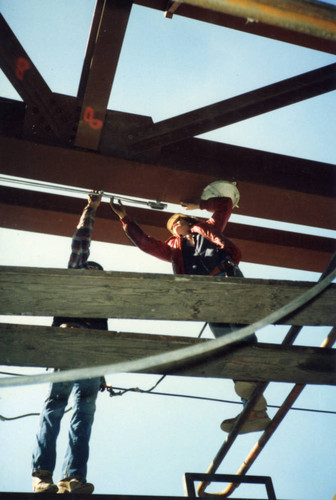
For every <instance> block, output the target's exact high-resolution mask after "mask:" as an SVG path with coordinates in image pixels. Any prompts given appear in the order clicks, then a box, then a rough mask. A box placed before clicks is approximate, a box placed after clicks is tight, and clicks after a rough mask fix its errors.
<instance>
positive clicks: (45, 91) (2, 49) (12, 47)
mask: <svg viewBox="0 0 336 500" xmlns="http://www.w3.org/2000/svg"><path fill="white" fill-rule="evenodd" d="M0 64H1V69H2V70H3V72H4V73H5V75H6V76H7V78H8V80H9V81H10V82H11V84H12V85H13V87H14V88H15V90H16V91H17V92H18V94H19V95H20V97H21V98H22V99H23V101H24V102H25V104H26V105H27V111H26V115H25V120H26V123H25V132H26V134H28V135H30V136H33V131H32V130H29V129H32V128H33V127H32V121H33V120H34V118H35V119H36V116H37V115H38V116H39V117H40V119H42V121H43V129H44V132H45V133H46V134H47V135H48V134H49V133H51V134H52V135H54V136H55V137H57V138H60V137H61V136H62V125H61V122H60V120H59V118H58V116H57V114H56V111H55V106H56V101H55V99H54V97H53V94H52V92H51V90H50V88H49V87H48V85H47V84H46V82H45V80H44V79H43V77H42V76H41V74H40V73H39V71H38V69H37V68H36V66H35V65H34V63H33V62H32V60H31V59H30V57H29V56H28V54H27V52H26V51H25V50H24V48H23V47H22V45H21V44H20V42H19V40H18V39H17V38H16V36H15V34H14V33H13V31H12V30H11V28H10V26H9V25H8V24H7V22H6V20H5V18H4V17H3V16H2V15H1V14H0Z"/></svg>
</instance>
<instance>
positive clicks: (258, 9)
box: [181, 0, 336, 42]
mask: <svg viewBox="0 0 336 500" xmlns="http://www.w3.org/2000/svg"><path fill="white" fill-rule="evenodd" d="M181 3H187V4H189V5H194V6H196V7H201V8H205V9H210V10H216V11H218V12H223V13H224V14H231V15H234V16H238V17H242V18H244V19H247V20H248V21H249V22H256V23H258V22H263V23H265V24H269V25H271V26H279V27H280V28H286V29H289V30H291V31H295V32H299V33H306V34H309V35H313V36H315V37H320V38H324V39H326V40H332V41H334V42H336V7H335V6H332V5H329V4H326V3H325V2H316V1H313V0H308V1H307V0H225V2H223V1H222V0H181Z"/></svg>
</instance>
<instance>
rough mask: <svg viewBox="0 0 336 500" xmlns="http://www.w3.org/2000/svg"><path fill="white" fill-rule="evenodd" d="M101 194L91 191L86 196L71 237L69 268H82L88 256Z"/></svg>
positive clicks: (100, 192)
mask: <svg viewBox="0 0 336 500" xmlns="http://www.w3.org/2000/svg"><path fill="white" fill-rule="evenodd" d="M102 195H103V192H102V191H92V192H91V193H89V195H88V203H87V205H86V206H85V208H84V210H83V213H82V215H81V217H80V219H79V223H78V225H77V228H76V231H75V232H74V234H73V237H72V244H71V255H70V259H69V262H68V267H69V268H80V269H81V268H83V267H85V264H86V262H87V260H88V258H89V255H90V243H91V237H92V232H93V226H94V221H95V215H96V210H97V208H98V207H99V205H100V203H101V198H102Z"/></svg>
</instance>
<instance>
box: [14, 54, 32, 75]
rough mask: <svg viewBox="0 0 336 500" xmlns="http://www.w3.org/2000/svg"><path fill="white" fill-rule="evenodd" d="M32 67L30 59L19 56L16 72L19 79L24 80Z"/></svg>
mask: <svg viewBox="0 0 336 500" xmlns="http://www.w3.org/2000/svg"><path fill="white" fill-rule="evenodd" d="M29 68H30V64H29V61H27V59H25V58H24V57H19V58H18V59H17V60H16V68H15V69H16V71H15V74H16V76H17V78H18V79H19V80H23V77H24V74H25V72H26V71H27V70H28V69H29Z"/></svg>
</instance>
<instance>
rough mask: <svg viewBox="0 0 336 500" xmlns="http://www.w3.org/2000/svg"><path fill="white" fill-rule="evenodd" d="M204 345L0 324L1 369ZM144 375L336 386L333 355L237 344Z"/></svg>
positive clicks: (69, 364)
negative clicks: (159, 374)
mask: <svg viewBox="0 0 336 500" xmlns="http://www.w3.org/2000/svg"><path fill="white" fill-rule="evenodd" d="M177 328H178V327H177ZM202 342H209V340H206V339H194V338H189V337H175V336H171V335H170V336H167V335H147V334H139V333H124V332H105V331H101V330H85V329H83V330H80V329H66V328H51V327H47V326H28V325H14V324H5V323H0V364H3V365H14V366H36V367H38V366H49V367H51V366H52V367H57V368H61V369H66V368H82V367H85V366H99V365H104V364H112V363H119V362H123V361H132V360H136V359H140V358H144V357H147V356H154V355H156V354H161V353H163V352H169V351H173V350H176V349H181V348H183V347H189V346H193V345H195V344H199V343H202ZM210 342H211V340H210ZM145 373H166V374H170V375H181V376H188V377H212V378H232V379H235V380H237V379H238V380H239V379H243V380H256V381H270V380H272V381H276V382H293V383H303V384H328V385H336V351H335V350H334V349H321V348H313V347H301V346H294V347H293V346H281V345H278V344H262V343H258V344H256V345H253V346H251V345H244V343H239V344H236V345H231V346H228V347H226V348H224V349H223V350H222V351H221V352H220V354H217V355H216V356H212V357H208V358H207V359H206V360H205V361H203V362H202V361H201V362H197V363H196V362H193V363H191V364H189V365H188V364H187V365H185V366H181V367H179V368H174V369H172V370H170V369H169V368H168V369H165V370H162V369H156V368H155V369H149V370H146V372H145Z"/></svg>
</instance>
